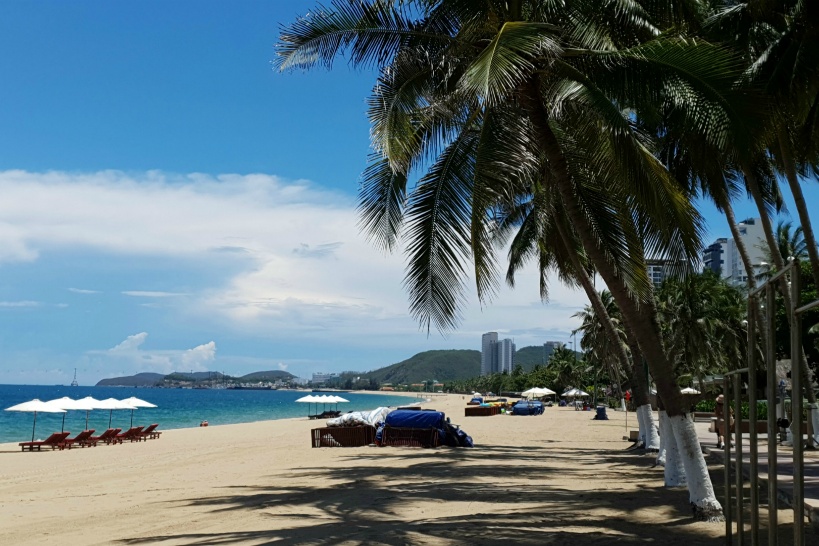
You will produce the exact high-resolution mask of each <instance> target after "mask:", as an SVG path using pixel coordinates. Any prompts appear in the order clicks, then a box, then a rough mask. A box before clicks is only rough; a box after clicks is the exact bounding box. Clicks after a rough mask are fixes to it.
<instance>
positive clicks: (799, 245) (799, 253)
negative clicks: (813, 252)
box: [775, 220, 808, 260]
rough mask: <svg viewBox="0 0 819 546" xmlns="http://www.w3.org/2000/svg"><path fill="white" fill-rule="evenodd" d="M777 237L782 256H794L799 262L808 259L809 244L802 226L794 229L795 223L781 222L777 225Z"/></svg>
mask: <svg viewBox="0 0 819 546" xmlns="http://www.w3.org/2000/svg"><path fill="white" fill-rule="evenodd" d="M775 235H776V246H777V248H778V249H779V254H780V256H793V257H794V258H796V259H798V260H804V259H805V258H807V257H808V244H807V242H805V237H804V232H803V230H802V226H796V229H793V222H789V221H785V220H780V221H779V222H777V223H776V234H775Z"/></svg>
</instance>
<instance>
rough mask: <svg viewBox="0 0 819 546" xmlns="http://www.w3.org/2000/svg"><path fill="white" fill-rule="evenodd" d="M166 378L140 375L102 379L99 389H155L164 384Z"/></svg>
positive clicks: (153, 374) (159, 374)
mask: <svg viewBox="0 0 819 546" xmlns="http://www.w3.org/2000/svg"><path fill="white" fill-rule="evenodd" d="M164 379H165V376H164V375H163V374H161V373H138V374H136V375H129V376H127V377H111V378H108V379H101V380H100V381H98V382H97V387H153V386H154V385H156V384H157V383H162V381H163V380H164Z"/></svg>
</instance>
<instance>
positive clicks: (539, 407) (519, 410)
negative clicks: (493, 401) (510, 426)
mask: <svg viewBox="0 0 819 546" xmlns="http://www.w3.org/2000/svg"><path fill="white" fill-rule="evenodd" d="M541 413H543V403H542V402H537V401H531V400H520V401H519V402H517V403H516V404H515V405H514V406H512V414H513V415H540V414H541Z"/></svg>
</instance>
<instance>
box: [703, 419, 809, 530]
mask: <svg viewBox="0 0 819 546" xmlns="http://www.w3.org/2000/svg"><path fill="white" fill-rule="evenodd" d="M695 424H696V427H697V435H698V436H699V439H700V444H701V445H702V449H703V452H704V453H705V454H706V456H707V457H712V458H715V459H717V460H719V461H720V462H722V460H723V456H724V451H723V450H722V449H717V435H716V434H715V433H713V432H710V431H709V430H708V427H709V424H710V423H707V422H697V423H695ZM748 440H749V437H748V435H746V434H743V435H742V444H743V445H742V461H743V471H744V473H745V475H746V476H748V473H749V470H750V464H751V462H750V461H751V452H750V446H749V445H748ZM758 446H759V447H758V457H759V459H758V461H759V480H760V486H761V487H766V488H767V479H768V444H767V435H765V434H759V435H758ZM804 453H805V471H804V475H805V513H806V516H808V517H809V519H810V521H811V522H812V524H813V525H816V526H819V451H811V450H806V451H805V452H804ZM733 457H734V452H733V450H732V452H731V459H732V462H733ZM776 474H777V486H778V489H779V499H780V507H782V501H785V502H786V503H788V506H790V502H791V500H792V499H793V450H792V449H791V448H790V447H786V446H782V445H780V446H778V450H777V473H776Z"/></svg>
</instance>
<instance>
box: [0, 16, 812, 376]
mask: <svg viewBox="0 0 819 546" xmlns="http://www.w3.org/2000/svg"><path fill="white" fill-rule="evenodd" d="M315 5H316V3H315V2H313V1H312V0H309V1H307V0H299V1H290V0H289V1H287V2H284V1H281V2H279V1H274V2H270V1H267V2H263V1H248V0H245V1H242V2H230V3H228V2H215V1H201V0H198V1H195V2H194V1H192V0H191V1H176V2H159V1H143V2H138V3H122V2H107V1H106V2H90V1H76V2H64V1H40V2H36V3H34V2H3V3H0V73H2V74H3V83H2V85H0V195H2V196H3V198H2V199H0V362H2V365H1V366H0V383H35V384H36V383H42V384H55V383H67V382H69V381H70V380H71V376H72V375H73V372H74V368H77V369H78V378H79V380H80V383H82V384H93V383H95V382H96V381H97V380H99V379H100V378H102V377H111V376H116V375H124V374H131V373H136V372H139V371H156V372H170V371H173V370H190V369H194V370H207V369H210V370H220V371H225V372H227V373H229V374H243V373H248V372H252V371H257V370H266V369H286V370H288V371H290V372H292V373H294V374H296V375H299V376H308V375H309V374H310V373H312V372H314V371H341V370H348V369H357V370H367V369H373V368H376V367H380V366H382V365H387V364H391V363H394V362H398V361H400V360H403V359H405V358H408V357H409V356H411V355H413V354H415V353H417V352H420V351H424V350H429V349H440V348H473V349H478V348H479V346H480V334H481V333H483V332H485V331H488V330H497V331H499V332H501V334H502V335H503V336H504V337H514V338H515V340H516V342H517V344H518V346H519V347H520V346H525V345H533V344H540V343H543V342H545V341H547V340H561V341H566V340H568V338H569V334H570V331H571V329H572V328H573V326H574V325H575V323H574V319H572V318H571V315H572V314H573V313H574V312H575V311H576V310H577V309H578V308H580V307H582V306H583V305H584V304H585V298H584V297H583V295H582V294H580V293H577V292H575V291H571V290H568V289H565V288H563V287H560V286H559V285H558V284H556V283H555V284H554V286H553V290H552V300H551V302H550V303H549V304H548V305H544V304H542V303H541V302H540V301H539V299H538V296H537V293H538V292H537V279H536V275H535V272H534V271H531V272H526V273H525V274H524V275H523V276H522V277H521V279H520V281H519V284H518V288H517V289H516V290H515V291H509V290H506V289H503V290H502V291H501V293H500V294H499V295H498V297H497V298H496V299H495V300H494V302H493V303H492V304H491V305H489V306H486V307H484V308H481V307H480V305H478V304H477V302H476V301H475V300H474V298H472V299H471V301H470V304H469V306H468V308H467V309H465V310H464V320H463V323H462V325H461V328H460V329H459V330H458V331H457V332H454V333H451V334H449V335H447V336H446V337H444V336H441V335H440V334H438V333H435V332H433V333H432V334H431V335H430V336H427V335H426V332H424V331H420V330H419V329H418V327H417V325H416V324H415V323H414V322H413V320H412V319H411V318H410V317H409V316H408V314H407V299H406V294H405V292H404V291H403V288H402V284H401V283H402V278H403V259H402V257H401V256H400V254H399V255H394V256H384V255H382V254H380V253H379V252H378V251H377V250H376V249H374V248H372V247H371V246H370V245H369V244H368V243H367V242H366V241H365V240H364V238H363V237H362V236H361V235H360V234H359V233H358V231H357V228H356V216H355V210H354V209H355V202H356V188H357V183H358V178H359V174H360V173H361V171H362V169H363V168H364V166H365V163H366V156H367V153H368V151H369V138H368V136H369V135H368V130H369V126H368V123H367V119H366V116H365V100H366V97H367V95H368V93H369V90H370V88H371V85H372V82H373V75H372V74H371V73H366V72H360V71H358V72H356V71H352V70H349V69H348V68H347V67H346V66H345V65H344V64H343V62H342V63H339V64H338V65H337V67H336V69H335V70H334V71H333V72H332V73H330V72H326V71H323V70H316V71H313V72H310V73H300V72H296V73H286V74H280V73H277V72H275V71H274V70H273V67H272V64H271V62H272V60H273V58H274V49H273V45H274V43H275V41H276V39H277V36H278V29H279V26H280V25H281V24H286V23H289V22H292V20H293V19H294V18H295V17H296V16H297V15H300V14H305V13H306V12H308V11H309V10H310V9H311V8H313V7H314V6H315ZM812 186H813V187H812V188H811V191H810V192H809V194H808V199H810V200H811V201H812V205H811V206H812V208H813V210H814V211H816V208H817V206H816V203H818V202H819V192H817V191H816V184H813V185H812ZM737 208H738V211H737V216H738V217H745V216H753V215H754V209H753V207H752V206H751V204H750V203H744V204H741V205H740V206H738V207H737ZM704 210H705V214H706V218H707V219H708V220H709V229H710V232H711V234H710V235H709V238H713V237H715V236H725V235H728V232H727V229H726V228H725V224H724V222H723V221H722V220H721V219H720V218H719V217H718V216H716V215H715V213H714V211H713V210H712V209H710V207H706V208H705V209H704Z"/></svg>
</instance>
